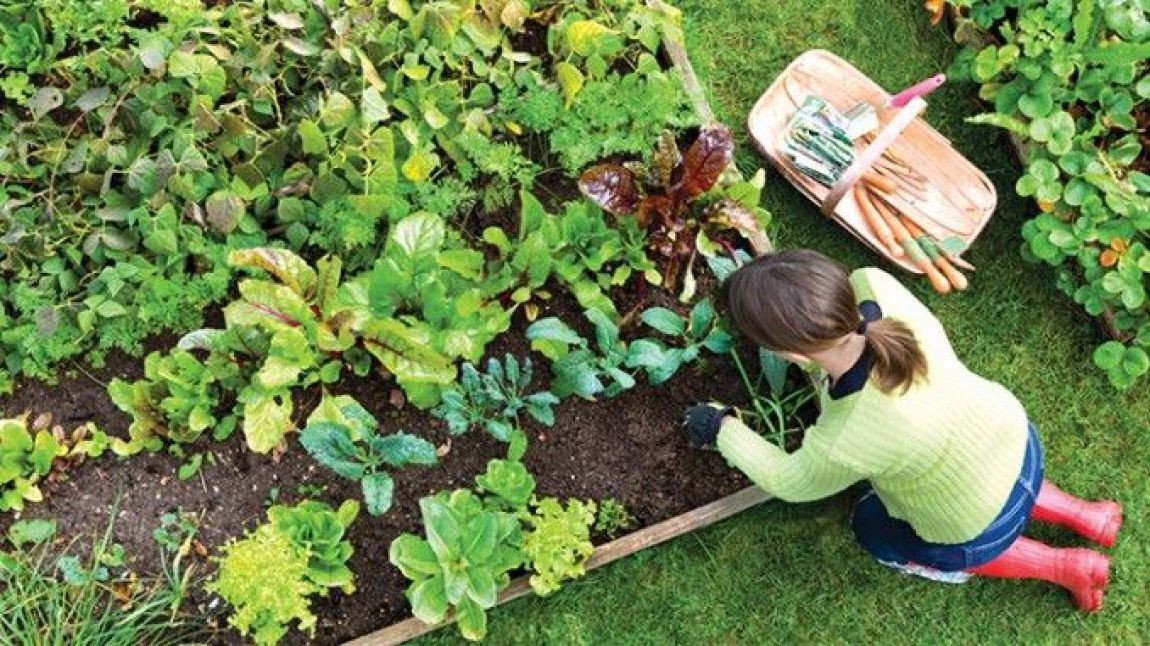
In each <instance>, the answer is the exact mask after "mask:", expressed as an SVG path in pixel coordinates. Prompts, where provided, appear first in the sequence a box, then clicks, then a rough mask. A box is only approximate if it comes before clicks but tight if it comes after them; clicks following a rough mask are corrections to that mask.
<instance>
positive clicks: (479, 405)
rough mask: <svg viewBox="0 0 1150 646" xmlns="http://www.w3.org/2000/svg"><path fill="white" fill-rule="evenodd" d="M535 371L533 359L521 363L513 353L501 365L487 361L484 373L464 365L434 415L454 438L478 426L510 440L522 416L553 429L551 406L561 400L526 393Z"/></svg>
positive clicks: (495, 360)
mask: <svg viewBox="0 0 1150 646" xmlns="http://www.w3.org/2000/svg"><path fill="white" fill-rule="evenodd" d="M532 371H533V367H532V364H531V359H530V358H527V359H524V361H523V363H522V364H520V362H519V360H518V359H516V358H515V357H514V356H512V355H510V354H508V355H506V356H505V357H504V359H503V362H502V363H500V361H499V360H498V359H496V358H494V357H492V358H490V359H488V360H487V371H486V372H484V373H480V372H479V371H478V370H477V369H476V368H475V366H474V365H473V364H471V363H465V364H463V368H462V369H461V371H460V372H461V375H460V378H459V382H458V383H457V384H455V385H454V386H452V387H451V388H448V389H447V390H445V391H443V394H442V401H441V403H440V405H439V406H438V407H437V408H436V409H435V411H434V413H435V416H436V417H438V418H440V419H442V420H444V421H445V422H447V428H448V430H449V431H451V433H452V434H453V435H462V434H463V433H466V432H468V431H470V430H471V429H473V428H476V427H479V428H482V429H483V430H485V431H487V433H488V434H490V435H491V436H492V437H494V438H495V439H497V440H499V441H500V442H510V441H511V439H512V437H513V434H514V433H515V431H516V430H517V429H518V428H519V426H520V416H521V414H523V413H526V414H527V415H529V416H531V418H532V419H534V420H535V421H537V422H539V423H540V424H543V425H545V426H551V425H553V424H554V423H555V413H554V411H553V410H552V407H553V406H555V405H556V404H558V403H559V398H558V397H556V396H555V395H554V394H552V393H551V392H549V391H540V392H537V393H532V394H530V395H528V394H526V391H527V388H528V386H530V385H531V376H532Z"/></svg>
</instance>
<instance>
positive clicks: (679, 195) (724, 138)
mask: <svg viewBox="0 0 1150 646" xmlns="http://www.w3.org/2000/svg"><path fill="white" fill-rule="evenodd" d="M734 151H735V143H734V140H733V139H732V138H731V131H730V130H729V129H728V128H727V127H726V126H724V125H721V124H717V125H713V126H707V127H706V128H703V131H702V132H700V133H699V138H698V139H696V140H695V143H693V144H691V147H690V148H688V149H687V154H686V155H684V156H683V177H682V179H680V180H679V183H678V184H676V185H675V187H674V189H672V194H673V196H674V199H675V200H676V201H678V202H690V201H691V200H693V199H695V198H696V197H699V196H700V195H702V194H703V193H706V192H707V191H709V190H711V187H712V186H714V185H715V182H718V181H719V176H720V175H722V174H723V171H724V170H725V169H726V168H727V166H728V165H729V164H730V163H731V159H732V158H733V157H734Z"/></svg>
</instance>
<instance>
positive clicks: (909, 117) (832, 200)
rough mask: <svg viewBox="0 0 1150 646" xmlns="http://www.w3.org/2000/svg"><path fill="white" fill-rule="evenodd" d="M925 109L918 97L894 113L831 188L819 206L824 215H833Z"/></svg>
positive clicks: (924, 102) (924, 103) (923, 102)
mask: <svg viewBox="0 0 1150 646" xmlns="http://www.w3.org/2000/svg"><path fill="white" fill-rule="evenodd" d="M925 109H926V101H923V100H922V99H921V98H919V97H914V98H913V99H911V100H910V102H909V103H907V104H906V105H905V106H903V107H902V108H901V109H899V111H898V112H897V113H895V115H894V118H892V119H891V120H890V121H889V122H888V123H887V124H886V126H884V127H883V129H882V131H881V132H879V133H878V136H876V137H875V138H874V141H873V142H871V145H869V146H867V147H866V149H864V150H863V151H862V154H860V155H859V156H858V157H855V160H854V162H852V163H851V165H850V166H848V167H847V169H846V171H844V172H843V175H842V177H840V178H839V181H838V183H836V184H835V185H834V186H832V187H831V190H830V192H829V193H827V196H826V198H825V199H824V200H823V203H822V204H821V205H820V208H822V211H823V214H824V215H826V216H828V217H829V216H830V215H831V214H832V213H834V211H835V209H836V208H837V207H838V205H839V202H841V201H842V199H843V197H845V196H846V194H847V193H848V192H850V190H851V189H852V188H854V185H855V184H857V183H858V181H859V180H860V179H862V176H863V175H865V174H866V172H867V171H868V170H870V167H871V165H872V164H874V163H875V162H876V161H878V158H879V157H880V156H881V155H882V154H883V152H885V151H886V149H887V148H889V147H890V145H891V144H893V143H894V140H895V139H898V136H899V135H900V134H902V131H903V130H906V129H907V127H908V126H910V124H911V123H912V122H914V120H915V119H916V118H918V115H919V114H921V113H922V111H923V110H925Z"/></svg>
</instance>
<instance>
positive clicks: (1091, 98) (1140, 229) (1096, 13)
mask: <svg viewBox="0 0 1150 646" xmlns="http://www.w3.org/2000/svg"><path fill="white" fill-rule="evenodd" d="M951 4H953V5H955V6H956V7H959V8H960V11H961V12H962V13H963V15H964V17H963V18H962V19H961V20H960V21H959V25H958V28H959V31H960V33H963V34H967V35H968V36H969V35H970V34H974V35H975V37H973V38H968V41H969V44H968V45H967V46H966V48H965V49H964V50H963V51H962V53H961V54H960V56H959V59H958V61H957V62H956V64H955V66H954V68H953V69H952V70H951V71H952V74H953V75H954V76H957V77H959V78H966V79H970V80H973V81H976V82H978V83H980V84H981V89H980V96H981V97H982V98H983V99H984V100H986V101H987V102H989V103H990V104H992V105H993V107H994V111H993V112H991V113H988V114H985V115H980V116H978V117H975V118H974V119H973V121H975V122H978V123H987V124H990V125H995V126H999V127H1002V128H1006V129H1007V130H1009V131H1010V132H1011V133H1012V134H1013V135H1014V136H1015V137H1016V138H1017V140H1018V141H1020V142H1021V143H1022V145H1023V148H1024V149H1025V157H1026V159H1025V161H1026V172H1025V173H1024V174H1023V176H1022V177H1021V178H1019V180H1018V183H1017V185H1016V187H1015V188H1016V189H1017V191H1018V193H1019V194H1020V195H1023V196H1027V197H1033V198H1034V199H1035V200H1036V201H1037V202H1038V208H1039V211H1040V212H1039V214H1038V215H1037V216H1036V217H1035V218H1033V219H1032V220H1030V221H1028V222H1026V223H1025V224H1024V225H1023V227H1022V235H1023V238H1024V239H1025V243H1024V244H1023V255H1024V256H1025V257H1026V258H1028V259H1030V260H1032V261H1035V262H1044V263H1047V264H1049V265H1051V266H1052V267H1054V268H1055V272H1056V282H1057V285H1058V287H1059V289H1060V290H1061V291H1063V292H1064V293H1065V294H1066V295H1067V296H1069V297H1070V298H1073V299H1074V301H1075V302H1076V303H1078V304H1079V305H1080V306H1081V307H1082V308H1083V309H1084V310H1085V311H1086V312H1087V313H1089V314H1090V315H1092V316H1096V317H1099V318H1100V319H1101V321H1102V324H1103V328H1104V329H1105V330H1106V331H1107V333H1108V335H1109V336H1110V337H1112V340H1111V341H1108V342H1106V343H1104V344H1102V345H1101V346H1100V347H1099V348H1098V349H1097V351H1096V352H1095V353H1094V362H1095V364H1096V365H1097V366H1098V367H1099V368H1101V369H1102V370H1104V371H1106V373H1107V375H1108V376H1109V378H1110V381H1111V382H1112V383H1113V384H1114V385H1115V386H1116V387H1118V388H1129V387H1131V386H1132V385H1133V384H1134V383H1136V382H1137V381H1138V380H1139V379H1140V378H1141V377H1142V376H1144V375H1145V374H1146V373H1147V372H1150V354H1148V351H1150V303H1148V301H1147V296H1146V295H1147V287H1148V285H1150V280H1148V278H1147V276H1148V275H1150V256H1148V255H1147V253H1146V249H1147V244H1148V243H1147V235H1146V232H1147V231H1150V174H1147V173H1150V158H1148V157H1147V152H1146V145H1145V137H1144V134H1140V133H1144V132H1145V130H1146V128H1147V127H1150V122H1147V115H1146V112H1145V110H1144V109H1140V106H1143V105H1144V104H1145V102H1146V100H1147V99H1148V98H1150V65H1148V63H1147V61H1150V20H1148V19H1147V12H1146V9H1147V7H1146V4H1145V2H1144V1H1143V0H1079V1H1076V2H1071V1H1069V0H1065V1H1063V0H1058V1H1055V0H1049V1H1047V0H1042V1H1040V0H993V1H986V0H958V1H956V2H952V3H951ZM1140 137H1141V138H1140Z"/></svg>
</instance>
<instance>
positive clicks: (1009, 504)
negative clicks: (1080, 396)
mask: <svg viewBox="0 0 1150 646" xmlns="http://www.w3.org/2000/svg"><path fill="white" fill-rule="evenodd" d="M1042 471H1043V458H1042V445H1041V443H1040V442H1039V440H1038V433H1037V431H1035V429H1034V425H1031V426H1030V432H1029V437H1028V439H1027V442H1026V457H1025V458H1024V459H1023V462H1022V472H1021V473H1020V474H1019V476H1018V480H1017V482H1015V484H1014V488H1013V489H1012V490H1011V492H1010V498H1008V499H1007V501H1006V504H1005V505H1003V508H1002V511H1001V512H999V514H998V516H997V517H996V518H995V519H994V521H993V522H991V524H990V526H989V527H987V528H986V530H984V531H983V532H982V533H981V534H979V535H978V536H976V537H975V538H974V539H972V540H970V541H967V542H965V543H959V544H955V545H947V544H943V543H930V542H927V541H924V540H923V539H921V538H919V536H918V535H917V534H915V532H914V528H912V527H911V526H910V524H909V523H907V522H906V521H903V520H899V519H897V518H892V517H891V515H890V514H889V513H888V512H887V509H886V507H885V506H884V505H883V504H882V500H880V499H879V497H878V495H877V494H876V493H875V492H874V490H873V489H872V490H871V491H869V492H867V493H866V494H865V495H863V497H862V498H860V499H859V501H858V503H857V504H856V505H855V509H854V513H853V514H852V516H851V528H852V529H853V530H854V533H855V538H856V539H857V540H858V542H859V544H860V545H862V547H863V549H865V550H866V551H867V552H870V554H871V555H872V556H874V557H875V558H876V559H878V560H880V561H883V562H886V563H890V564H896V565H906V564H908V563H916V564H918V565H925V566H928V567H932V568H935V569H936V570H942V571H944V572H957V571H961V570H969V569H971V568H975V567H978V566H980V565H984V564H986V563H989V562H990V561H993V560H994V559H995V558H996V557H997V556H998V555H999V554H1002V553H1003V552H1005V551H1006V548H1008V547H1010V545H1011V543H1013V542H1014V541H1015V539H1017V538H1018V537H1019V536H1020V535H1022V530H1024V529H1025V528H1026V523H1027V522H1028V521H1029V520H1030V512H1031V509H1032V508H1033V507H1034V500H1035V498H1036V497H1037V496H1038V490H1039V489H1040V488H1041V487H1042Z"/></svg>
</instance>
